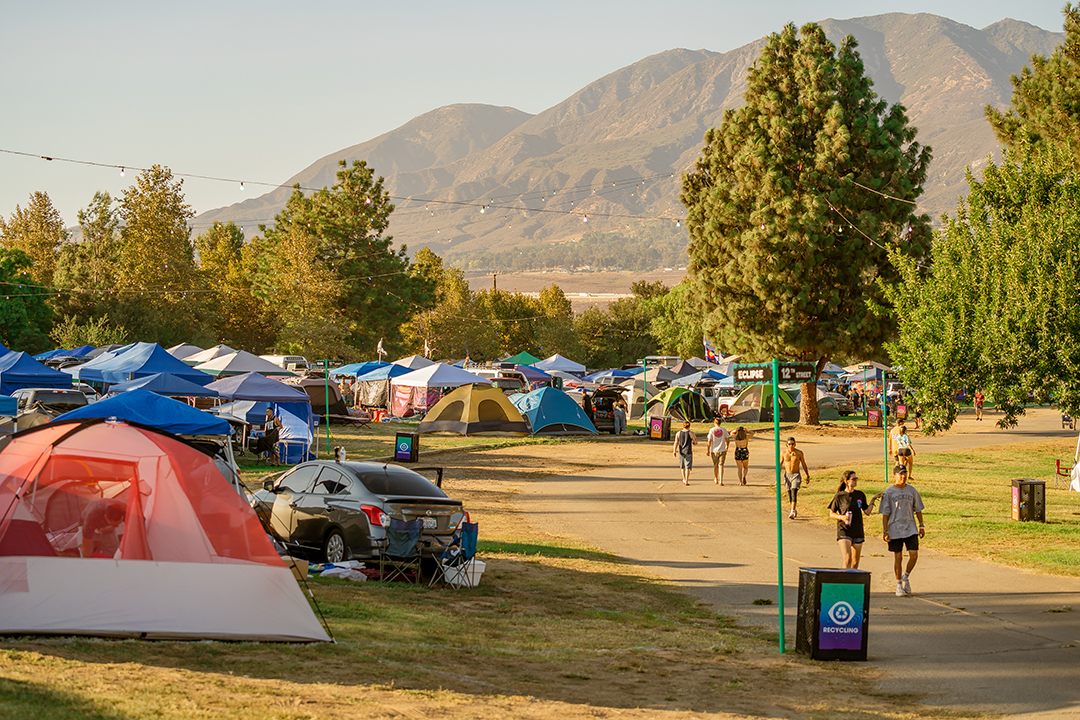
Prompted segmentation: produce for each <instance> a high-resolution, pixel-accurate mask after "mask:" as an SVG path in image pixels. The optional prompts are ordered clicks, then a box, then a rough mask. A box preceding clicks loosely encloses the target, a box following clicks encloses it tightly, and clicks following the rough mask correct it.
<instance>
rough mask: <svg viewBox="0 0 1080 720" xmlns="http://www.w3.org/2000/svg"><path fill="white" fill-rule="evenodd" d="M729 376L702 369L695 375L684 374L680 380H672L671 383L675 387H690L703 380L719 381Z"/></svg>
mask: <svg viewBox="0 0 1080 720" xmlns="http://www.w3.org/2000/svg"><path fill="white" fill-rule="evenodd" d="M727 377H728V376H727V375H724V374H723V373H718V372H716V371H715V370H702V371H701V372H696V373H694V374H693V375H683V376H682V377H681V378H679V379H678V380H672V381H671V384H672V386H674V387H690V386H691V385H697V384H698V383H699V382H702V381H705V382H709V381H710V380H715V381H717V382H719V381H720V380H725V379H727Z"/></svg>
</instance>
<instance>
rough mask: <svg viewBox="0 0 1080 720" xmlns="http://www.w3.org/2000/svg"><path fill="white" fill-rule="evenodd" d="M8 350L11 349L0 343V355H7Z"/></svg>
mask: <svg viewBox="0 0 1080 720" xmlns="http://www.w3.org/2000/svg"><path fill="white" fill-rule="evenodd" d="M9 352H11V351H10V350H8V349H7V348H6V347H4V344H3V343H0V357H3V356H4V355H7V354H8V353H9Z"/></svg>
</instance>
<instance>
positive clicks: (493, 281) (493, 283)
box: [491, 272, 499, 290]
mask: <svg viewBox="0 0 1080 720" xmlns="http://www.w3.org/2000/svg"><path fill="white" fill-rule="evenodd" d="M498 277H499V273H497V272H493V273H491V289H492V290H498V289H499V281H498V280H497V279H496V278H498Z"/></svg>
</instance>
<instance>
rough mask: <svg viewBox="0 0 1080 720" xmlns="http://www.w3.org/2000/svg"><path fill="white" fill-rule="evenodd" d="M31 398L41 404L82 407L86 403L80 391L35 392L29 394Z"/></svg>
mask: <svg viewBox="0 0 1080 720" xmlns="http://www.w3.org/2000/svg"><path fill="white" fill-rule="evenodd" d="M30 397H32V398H33V401H34V402H36V403H41V404H42V405H63V406H67V407H73V408H74V407H82V406H83V405H86V404H87V402H86V396H85V395H83V394H82V393H81V392H67V393H62V392H35V393H34V394H33V395H31V396H29V397H28V398H27V399H29V398H30Z"/></svg>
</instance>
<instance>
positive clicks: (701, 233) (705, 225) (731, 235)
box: [681, 24, 930, 424]
mask: <svg viewBox="0 0 1080 720" xmlns="http://www.w3.org/2000/svg"><path fill="white" fill-rule="evenodd" d="M856 45H857V44H856V42H855V39H854V38H852V37H850V36H849V37H848V38H847V39H845V40H844V41H843V42H842V43H841V45H840V47H839V49H837V48H836V47H835V46H833V44H832V43H830V42H829V41H828V40H827V39H826V37H825V33H824V31H823V30H822V29H821V28H820V27H819V26H818V25H816V24H808V25H806V26H804V27H803V28H802V30H801V31H797V30H796V28H795V26H794V25H790V24H789V25H787V26H786V27H785V28H784V29H783V31H782V32H780V33H776V34H773V35H771V36H770V37H769V40H768V43H767V44H766V46H765V48H764V49H763V50H762V52H761V55H760V56H759V57H758V59H757V60H756V61H755V62H754V64H753V65H752V66H751V68H750V71H749V73H748V76H747V90H746V93H745V95H744V97H745V100H746V104H745V105H744V106H743V107H741V108H739V109H737V110H729V111H727V112H725V113H724V119H723V123H722V124H721V126H720V127H719V128H713V129H711V130H709V131H708V132H707V133H706V135H705V147H704V149H703V150H702V154H701V157H700V158H699V159H698V161H697V163H696V165H695V167H694V169H693V170H692V171H691V172H689V173H687V174H686V175H685V176H684V178H683V190H682V194H681V199H682V202H683V204H684V205H685V206H686V208H687V229H688V231H689V233H690V247H689V253H690V263H689V265H688V276H689V278H690V283H691V295H692V296H693V298H694V299H695V302H697V304H698V307H699V308H700V314H701V318H702V324H703V328H702V329H703V330H704V332H705V334H707V335H708V336H710V337H711V338H713V339H714V340H716V341H717V343H718V345H720V346H721V347H722V349H723V350H724V351H725V352H739V353H741V354H743V355H746V356H749V357H751V358H757V359H767V358H772V357H783V358H791V359H796V360H802V361H809V362H814V363H816V365H817V369H818V372H819V373H820V370H821V369H822V368H823V367H824V365H825V362H826V361H827V360H828V359H829V358H831V357H835V356H838V355H850V354H856V353H862V352H866V351H869V350H871V349H873V348H875V347H879V346H880V345H881V344H882V342H883V341H884V340H885V339H886V338H888V337H889V336H890V334H891V333H892V332H894V330H895V324H894V322H893V320H892V319H891V318H890V317H888V316H887V315H883V314H875V313H874V312H872V311H871V308H872V307H873V306H875V305H876V304H878V303H881V302H882V301H883V297H882V291H881V287H882V284H888V283H891V282H893V281H894V280H895V279H896V277H897V275H896V271H895V269H894V267H893V266H892V264H891V263H890V261H889V249H890V248H893V249H895V250H896V252H897V253H898V254H899V255H901V256H907V257H920V256H922V255H923V254H924V253H925V252H926V250H927V249H928V247H929V239H930V229H929V218H927V217H926V216H916V215H915V212H914V210H915V205H914V202H915V199H916V198H917V197H918V196H919V195H920V194H921V193H922V186H923V183H924V181H925V179H926V172H927V167H928V165H929V163H930V149H929V148H925V147H922V146H920V144H919V143H918V142H916V141H915V129H914V128H913V127H911V126H910V125H909V124H908V119H907V117H906V115H905V111H904V108H903V107H902V106H900V105H893V106H891V107H889V106H888V104H887V103H886V102H885V101H884V100H882V99H880V98H878V97H877V95H876V94H875V93H874V92H873V90H872V89H871V82H870V80H869V78H867V77H866V75H865V72H864V68H863V63H862V60H861V59H860V57H859V54H858V52H857V51H856ZM802 395H803V398H804V402H803V407H802V422H804V423H815V424H816V423H817V405H816V399H815V398H816V393H814V392H807V391H805V388H804V392H803V394H802Z"/></svg>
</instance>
